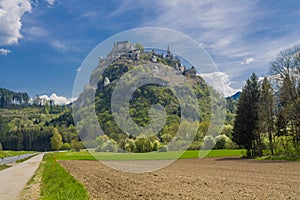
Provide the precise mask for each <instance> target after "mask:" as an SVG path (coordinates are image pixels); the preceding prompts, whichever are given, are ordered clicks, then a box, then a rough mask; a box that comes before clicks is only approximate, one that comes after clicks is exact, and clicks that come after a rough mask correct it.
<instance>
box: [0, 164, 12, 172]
mask: <svg viewBox="0 0 300 200" xmlns="http://www.w3.org/2000/svg"><path fill="white" fill-rule="evenodd" d="M9 167H10V166H9V165H0V171H1V170H4V169H7V168H9Z"/></svg>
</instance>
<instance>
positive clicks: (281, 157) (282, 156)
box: [257, 155, 300, 161]
mask: <svg viewBox="0 0 300 200" xmlns="http://www.w3.org/2000/svg"><path fill="white" fill-rule="evenodd" d="M257 159H258V160H287V161H300V157H296V156H285V155H280V156H271V155H270V156H263V157H260V158H257Z"/></svg>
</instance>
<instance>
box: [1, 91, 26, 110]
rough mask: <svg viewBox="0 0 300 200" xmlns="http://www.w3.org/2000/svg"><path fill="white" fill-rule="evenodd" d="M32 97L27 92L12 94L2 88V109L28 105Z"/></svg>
mask: <svg viewBox="0 0 300 200" xmlns="http://www.w3.org/2000/svg"><path fill="white" fill-rule="evenodd" d="M29 99H30V97H29V95H28V94H27V93H25V92H12V91H10V90H7V89H4V88H0V108H12V107H18V106H23V105H27V104H28V101H29Z"/></svg>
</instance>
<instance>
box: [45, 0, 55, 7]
mask: <svg viewBox="0 0 300 200" xmlns="http://www.w3.org/2000/svg"><path fill="white" fill-rule="evenodd" d="M46 1H47V2H48V4H49V6H53V5H54V3H55V0H46Z"/></svg>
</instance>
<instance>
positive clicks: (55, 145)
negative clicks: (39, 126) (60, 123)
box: [50, 128, 63, 151]
mask: <svg viewBox="0 0 300 200" xmlns="http://www.w3.org/2000/svg"><path fill="white" fill-rule="evenodd" d="M50 142H51V147H52V149H54V150H56V151H58V150H59V149H60V148H61V146H62V145H63V142H62V136H61V134H60V133H59V132H58V130H57V128H54V129H53V136H52V137H51V138H50Z"/></svg>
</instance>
